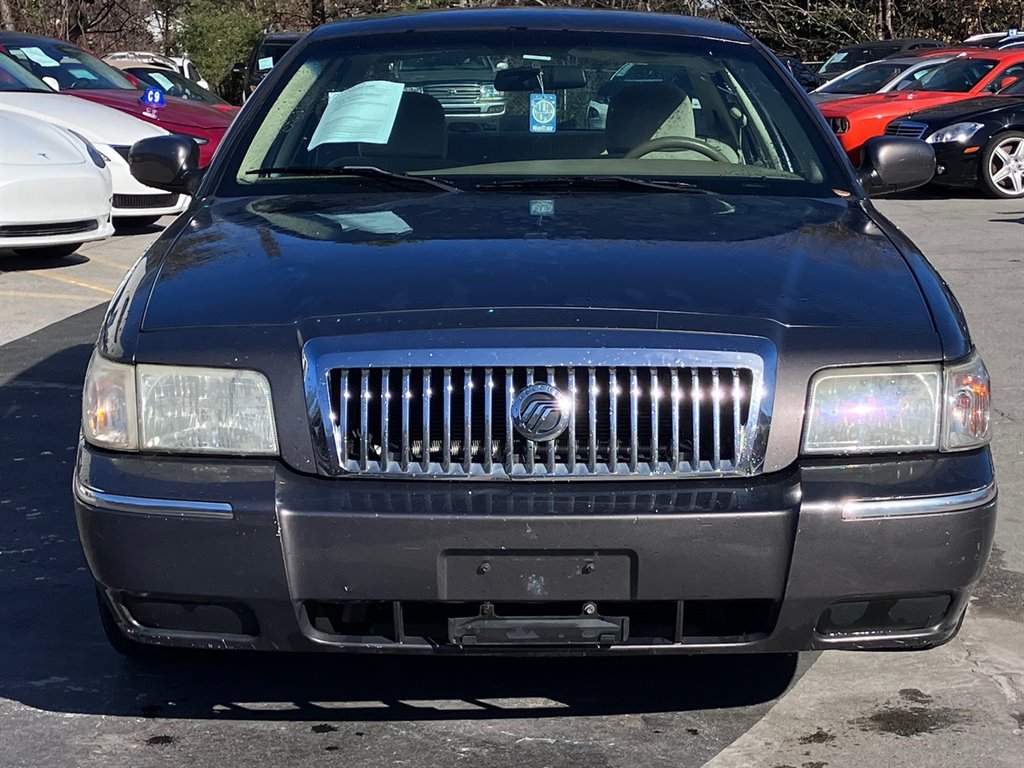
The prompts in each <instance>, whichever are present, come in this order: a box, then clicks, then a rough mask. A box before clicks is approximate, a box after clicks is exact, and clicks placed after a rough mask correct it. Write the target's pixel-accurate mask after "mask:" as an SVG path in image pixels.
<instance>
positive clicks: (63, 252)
mask: <svg viewBox="0 0 1024 768" xmlns="http://www.w3.org/2000/svg"><path fill="white" fill-rule="evenodd" d="M0 136H2V137H3V140H2V141H0V249H3V248H13V249H14V251H15V253H18V254H24V255H34V256H42V257H44V258H60V257H62V256H67V255H68V254H70V253H74V252H75V251H76V250H77V249H78V247H79V246H80V245H81V244H82V243H84V242H87V241H89V240H100V239H102V238H104V237H109V236H110V235H112V234H113V233H114V225H113V224H112V223H111V221H110V198H111V194H112V192H111V184H110V169H109V168H108V167H107V163H106V161H105V160H104V159H103V157H102V156H101V155H100V154H99V152H98V151H97V150H96V148H95V147H93V146H92V145H91V144H90V143H89V142H88V141H87V140H86V139H84V138H82V137H81V136H77V135H75V134H74V133H72V132H71V131H68V130H66V129H64V128H59V127H57V126H56V125H52V124H51V123H47V122H44V121H42V120H36V119H35V118H32V117H25V116H24V115H19V114H15V113H12V112H6V111H2V110H0Z"/></svg>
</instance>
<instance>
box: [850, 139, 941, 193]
mask: <svg viewBox="0 0 1024 768" xmlns="http://www.w3.org/2000/svg"><path fill="white" fill-rule="evenodd" d="M858 174H859V176H860V181H861V184H863V185H864V189H865V191H867V193H868V194H869V195H872V196H877V195H889V194H892V193H894V192H902V191H904V190H908V189H914V188H915V187H920V186H922V185H924V184H927V183H928V182H929V181H931V180H932V177H933V176H934V175H935V150H934V149H933V148H932V145H931V144H929V143H928V142H926V141H921V140H920V139H908V138H906V137H903V136H876V137H874V138H873V139H868V140H867V142H866V143H865V144H864V148H863V149H862V150H861V160H860V168H859V169H858Z"/></svg>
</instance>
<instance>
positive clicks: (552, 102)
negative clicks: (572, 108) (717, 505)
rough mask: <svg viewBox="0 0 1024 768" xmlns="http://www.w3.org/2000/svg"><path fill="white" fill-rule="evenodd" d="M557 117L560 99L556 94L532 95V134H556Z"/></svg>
mask: <svg viewBox="0 0 1024 768" xmlns="http://www.w3.org/2000/svg"><path fill="white" fill-rule="evenodd" d="M557 115H558V97H557V96H556V95H555V94H553V93H531V94H530V133H554V132H555V130H556V128H557V123H558V121H557Z"/></svg>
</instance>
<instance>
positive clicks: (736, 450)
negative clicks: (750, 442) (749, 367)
mask: <svg viewBox="0 0 1024 768" xmlns="http://www.w3.org/2000/svg"><path fill="white" fill-rule="evenodd" d="M742 406H743V388H742V387H741V386H740V372H739V370H737V369H736V368H733V369H732V455H733V456H741V455H742V448H743V425H742V424H741V423H740V420H741V418H742V416H743V413H742V410H743V408H742Z"/></svg>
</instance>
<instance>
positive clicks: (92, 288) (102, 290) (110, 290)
mask: <svg viewBox="0 0 1024 768" xmlns="http://www.w3.org/2000/svg"><path fill="white" fill-rule="evenodd" d="M29 274H32V275H37V276H39V277H45V278H47V279H49V280H56V281H57V282H59V283H67V284H68V285H77V286H78V287H79V288H88V289H89V290H90V291H97V292H99V293H102V294H103V295H104V296H110V294H112V293H113V292H114V289H113V288H102V287H100V286H98V285H93V284H92V283H87V282H85V281H83V280H75V279H74V278H73V277H62V276H61V275H51V274H50V273H48V272H42V271H38V272H37V271H34V270H33V271H32V272H30V273H29Z"/></svg>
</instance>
